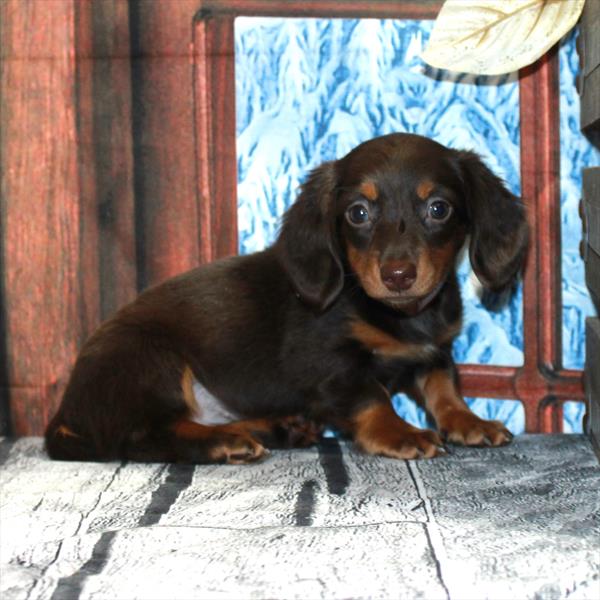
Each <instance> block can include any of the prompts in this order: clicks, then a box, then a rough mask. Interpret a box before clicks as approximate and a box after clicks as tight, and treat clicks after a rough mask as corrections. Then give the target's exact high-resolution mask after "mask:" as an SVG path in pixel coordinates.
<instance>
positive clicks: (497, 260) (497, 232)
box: [458, 152, 529, 310]
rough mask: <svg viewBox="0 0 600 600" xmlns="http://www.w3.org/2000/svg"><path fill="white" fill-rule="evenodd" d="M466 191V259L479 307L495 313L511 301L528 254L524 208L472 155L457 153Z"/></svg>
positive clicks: (527, 235) (475, 156) (500, 181)
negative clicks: (480, 289)
mask: <svg viewBox="0 0 600 600" xmlns="http://www.w3.org/2000/svg"><path fill="white" fill-rule="evenodd" d="M458 156H459V161H460V165H461V169H462V173H463V179H464V182H465V185H466V188H467V212H468V215H469V220H470V236H471V241H470V246H469V257H470V259H471V266H472V267H473V270H474V271H475V274H476V275H477V278H478V279H479V281H480V282H481V283H482V285H483V287H484V293H483V295H482V298H481V300H482V303H483V304H484V306H486V308H490V309H492V310H497V309H498V308H500V307H501V306H502V305H503V304H504V303H505V302H506V301H507V300H508V298H509V297H510V295H511V294H512V292H513V290H514V288H515V287H516V283H517V279H518V277H519V276H520V275H521V271H522V269H523V266H524V263H525V257H526V254H527V242H528V238H529V230H528V227H527V218H526V214H525V207H524V205H523V203H522V202H521V200H520V199H519V198H517V197H516V196H514V195H513V194H511V193H510V192H509V191H508V189H507V188H506V186H505V185H504V183H503V182H502V180H500V179H499V178H498V177H496V175H494V174H493V173H492V172H491V171H490V170H489V169H488V168H487V167H486V166H485V165H484V164H483V162H482V161H481V159H480V158H479V156H477V155H476V154H474V153H473V152H458Z"/></svg>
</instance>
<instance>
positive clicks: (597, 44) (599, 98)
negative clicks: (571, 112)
mask: <svg viewBox="0 0 600 600" xmlns="http://www.w3.org/2000/svg"><path fill="white" fill-rule="evenodd" d="M598 23H600V2H586V3H585V6H584V7H583V14H582V17H581V33H580V39H578V41H577V46H578V49H579V56H580V60H581V74H580V75H579V86H580V88H579V89H580V94H581V128H582V129H583V130H584V131H588V132H589V131H591V130H595V131H596V138H595V139H596V142H597V141H598V137H597V136H598V131H599V130H600V33H599V31H598Z"/></svg>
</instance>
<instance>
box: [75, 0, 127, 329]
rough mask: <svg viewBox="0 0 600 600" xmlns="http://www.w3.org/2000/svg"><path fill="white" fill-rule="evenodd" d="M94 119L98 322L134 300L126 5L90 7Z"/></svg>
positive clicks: (92, 216)
mask: <svg viewBox="0 0 600 600" xmlns="http://www.w3.org/2000/svg"><path fill="white" fill-rule="evenodd" d="M89 11H90V27H89V30H88V31H86V32H83V33H82V36H81V37H82V38H85V37H89V38H90V39H91V54H90V55H89V56H84V55H82V53H81V50H80V51H79V56H80V62H82V63H83V64H85V63H87V62H89V63H90V64H91V76H90V77H89V80H90V81H91V85H92V89H91V102H90V104H91V111H90V113H91V114H90V115H89V118H90V119H91V127H92V135H93V142H92V147H93V164H94V171H95V180H94V184H95V202H94V207H93V210H90V212H89V214H87V215H85V217H84V222H85V223H88V222H89V223H94V224H96V226H97V228H98V244H99V259H98V261H99V297H100V317H101V319H105V318H107V317H108V316H109V315H110V314H111V313H112V312H114V311H115V310H116V309H117V308H120V307H121V306H123V305H124V304H126V303H127V302H130V301H131V300H132V299H133V298H134V297H135V295H136V248H135V220H134V211H135V207H134V192H133V180H134V178H133V148H132V145H133V143H132V134H131V67H130V57H129V9H128V3H127V2H125V1H123V0H103V1H102V2H90V3H89Z"/></svg>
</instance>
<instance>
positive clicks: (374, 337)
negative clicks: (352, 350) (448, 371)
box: [350, 319, 437, 360]
mask: <svg viewBox="0 0 600 600" xmlns="http://www.w3.org/2000/svg"><path fill="white" fill-rule="evenodd" d="M350 332H351V336H352V337H353V338H354V339H356V340H358V341H359V342H360V343H361V344H363V345H364V346H366V347H367V348H368V349H369V350H370V351H371V352H373V354H377V355H380V356H384V357H386V358H407V359H413V360H414V359H424V358H429V357H431V356H432V355H433V354H435V352H436V350H437V348H436V346H434V345H433V344H415V343H412V342H403V341H401V340H399V339H398V338H395V337H394V336H392V335H390V334H389V333H386V332H385V331H382V330H381V329H379V328H378V327H375V326H374V325H371V324H370V323H367V322H365V321H361V320H358V319H356V320H354V321H352V322H351V323H350Z"/></svg>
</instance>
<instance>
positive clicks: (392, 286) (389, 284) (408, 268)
mask: <svg viewBox="0 0 600 600" xmlns="http://www.w3.org/2000/svg"><path fill="white" fill-rule="evenodd" d="M380 274H381V281H383V285H385V287H386V288H387V289H388V290H390V292H403V291H405V290H408V289H410V288H411V287H412V285H413V284H414V282H415V281H416V280H417V268H416V267H415V265H414V264H413V263H411V262H408V261H405V260H393V261H388V262H386V263H384V264H383V265H382V266H381V269H380Z"/></svg>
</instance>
